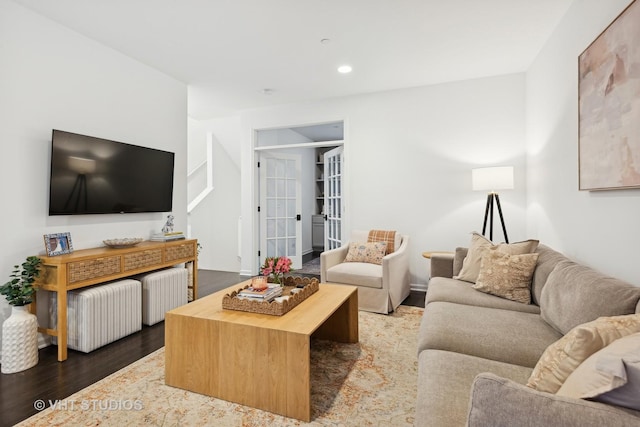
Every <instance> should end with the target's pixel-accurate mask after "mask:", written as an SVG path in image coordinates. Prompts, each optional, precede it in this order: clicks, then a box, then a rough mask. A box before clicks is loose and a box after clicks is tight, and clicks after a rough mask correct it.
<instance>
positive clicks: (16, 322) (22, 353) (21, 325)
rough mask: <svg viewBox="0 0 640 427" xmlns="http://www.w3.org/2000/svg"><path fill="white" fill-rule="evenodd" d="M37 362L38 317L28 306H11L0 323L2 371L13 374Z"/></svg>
mask: <svg viewBox="0 0 640 427" xmlns="http://www.w3.org/2000/svg"><path fill="white" fill-rule="evenodd" d="M37 364H38V319H37V318H36V316H35V315H34V314H31V313H29V306H28V305H25V306H21V307H16V306H12V307H11V316H9V318H8V319H7V320H5V321H4V323H3V324H2V373H3V374H13V373H15V372H20V371H24V370H25V369H29V368H31V367H33V366H35V365H37Z"/></svg>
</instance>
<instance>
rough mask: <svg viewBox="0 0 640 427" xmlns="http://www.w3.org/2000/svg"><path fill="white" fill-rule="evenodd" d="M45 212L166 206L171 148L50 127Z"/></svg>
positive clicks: (99, 211)
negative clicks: (133, 143)
mask: <svg viewBox="0 0 640 427" xmlns="http://www.w3.org/2000/svg"><path fill="white" fill-rule="evenodd" d="M51 145H52V149H51V180H50V187H49V215H75V214H106V213H130V212H169V211H171V210H172V200H173V163H174V157H175V155H174V153H171V152H168V151H162V150H156V149H153V148H145V147H139V146H137V145H131V144H124V143H121V142H116V141H109V140H107V139H101V138H94V137H91V136H85V135H78V134H75V133H70V132H64V131H60V130H55V129H54V130H53V137H52V142H51Z"/></svg>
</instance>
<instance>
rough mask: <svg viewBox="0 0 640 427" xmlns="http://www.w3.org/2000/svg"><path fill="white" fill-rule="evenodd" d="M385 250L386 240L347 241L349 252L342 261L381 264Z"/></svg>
mask: <svg viewBox="0 0 640 427" xmlns="http://www.w3.org/2000/svg"><path fill="white" fill-rule="evenodd" d="M386 250H387V243H386V242H374V243H357V242H353V243H349V252H348V253H347V257H346V258H345V260H344V262H367V263H369V264H382V258H384V255H385V252H386Z"/></svg>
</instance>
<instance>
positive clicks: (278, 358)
mask: <svg viewBox="0 0 640 427" xmlns="http://www.w3.org/2000/svg"><path fill="white" fill-rule="evenodd" d="M246 284H248V281H247V282H243V283H240V284H237V285H234V286H232V287H229V288H227V289H224V290H222V291H220V292H217V293H215V294H212V295H209V296H206V297H204V298H199V299H197V300H196V301H193V302H191V303H189V304H187V305H185V306H182V307H178V308H176V309H174V310H171V311H169V312H167V313H166V316H165V383H166V384H167V385H170V386H173V387H179V388H182V389H185V390H190V391H193V392H196V393H202V394H206V395H208V396H213V397H217V398H220V399H224V400H227V401H230V402H236V403H240V404H243V405H247V406H251V407H254V408H258V409H263V410H265V411H269V412H273V413H276V414H280V415H284V416H287V417H291V418H296V419H299V420H303V421H307V422H308V421H310V420H311V384H310V379H309V372H310V366H309V365H310V349H309V347H310V338H311V336H313V337H314V338H315V337H317V338H320V339H328V340H333V341H338V342H346V343H356V342H358V293H357V288H356V287H355V286H345V285H332V284H320V289H319V290H318V292H316V293H315V294H313V295H311V296H310V297H309V298H307V299H306V300H305V301H303V302H302V303H300V304H299V305H298V306H296V307H295V308H293V309H292V310H291V311H289V312H288V313H286V314H284V315H283V316H270V315H265V314H257V313H247V312H242V311H234V310H223V309H222V297H223V296H224V295H225V294H227V293H231V292H232V291H234V290H237V289H239V288H241V287H243V286H244V285H246Z"/></svg>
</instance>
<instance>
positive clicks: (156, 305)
mask: <svg viewBox="0 0 640 427" xmlns="http://www.w3.org/2000/svg"><path fill="white" fill-rule="evenodd" d="M188 274H189V272H188V271H187V269H186V268H182V267H175V268H168V269H166V270H161V271H156V272H153V273H149V274H145V275H142V276H138V277H137V279H138V280H140V281H141V282H142V323H143V324H145V325H155V324H156V323H158V322H162V321H163V320H164V315H165V313H166V312H167V311H169V310H172V309H174V308H176V307H180V306H181V305H185V304H186V303H187V283H188V280H189V278H188Z"/></svg>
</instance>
